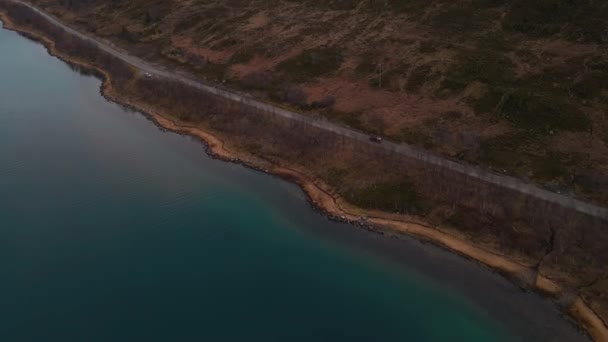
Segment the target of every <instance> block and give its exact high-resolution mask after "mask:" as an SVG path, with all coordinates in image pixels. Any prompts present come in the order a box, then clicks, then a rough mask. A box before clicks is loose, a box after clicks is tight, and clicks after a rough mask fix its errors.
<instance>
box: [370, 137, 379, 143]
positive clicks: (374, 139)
mask: <svg viewBox="0 0 608 342" xmlns="http://www.w3.org/2000/svg"><path fill="white" fill-rule="evenodd" d="M369 140H370V141H372V142H375V143H381V142H382V137H379V136H377V135H375V136H371V137H369Z"/></svg>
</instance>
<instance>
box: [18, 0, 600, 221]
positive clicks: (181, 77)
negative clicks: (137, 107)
mask: <svg viewBox="0 0 608 342" xmlns="http://www.w3.org/2000/svg"><path fill="white" fill-rule="evenodd" d="M13 1H15V2H19V3H22V4H24V5H26V6H28V7H30V8H32V9H33V10H34V11H36V12H38V13H39V14H40V15H42V16H43V17H45V18H46V19H48V20H49V21H50V22H51V23H53V24H55V25H57V26H58V27H61V28H62V29H64V30H65V31H67V32H69V33H71V34H73V35H75V36H77V37H79V38H81V39H84V40H87V41H89V42H91V43H93V44H95V45H96V46H97V47H99V49H101V50H103V51H105V52H107V53H109V54H112V55H114V56H116V57H118V58H120V59H121V60H123V61H125V62H127V63H129V64H130V65H132V66H133V67H135V68H137V69H139V70H140V71H141V72H143V73H150V74H152V75H153V77H162V78H166V79H169V80H173V81H178V82H182V83H184V84H187V85H189V86H192V87H194V88H197V89H200V90H202V91H205V92H208V93H212V94H215V95H217V96H220V97H223V98H227V99H230V100H233V101H235V102H240V103H243V104H245V105H247V106H251V107H253V108H256V109H259V110H262V111H265V112H269V113H273V114H275V115H279V116H281V117H284V118H287V119H290V120H294V121H299V122H303V123H306V124H309V125H311V126H313V127H317V128H320V129H323V130H326V131H330V132H333V133H336V134H339V135H342V136H345V137H348V138H351V139H355V140H359V141H361V142H365V143H368V144H373V145H376V146H378V147H382V148H384V149H386V150H390V151H393V152H395V153H398V154H401V155H403V156H406V157H409V158H413V159H416V160H420V161H423V162H425V163H428V164H430V165H434V166H436V167H441V168H447V169H449V170H451V171H454V172H457V173H461V174H466V175H468V176H471V177H474V178H477V179H479V180H480V181H482V182H487V183H490V184H494V185H498V186H501V187H504V188H508V189H512V190H516V191H518V192H520V193H523V194H526V195H530V196H533V197H537V198H540V199H542V200H544V201H547V202H550V203H556V204H559V205H561V206H564V207H567V208H573V209H576V210H577V211H579V212H583V213H586V214H588V215H591V216H594V217H599V218H602V219H605V220H608V209H606V208H602V207H599V206H596V205H593V204H589V203H585V202H583V201H580V200H577V199H574V198H572V197H569V196H566V195H563V194H557V193H554V192H551V191H548V190H545V189H542V188H539V187H538V186H536V185H534V184H532V183H528V182H525V181H523V180H520V179H517V178H514V177H509V176H505V175H500V174H496V173H494V172H491V171H488V170H484V169H482V168H480V167H477V166H473V165H468V164H465V163H460V162H455V161H452V160H449V159H446V158H444V157H441V156H438V155H436V154H433V153H431V152H428V151H426V150H423V149H419V148H416V147H413V146H410V145H406V144H396V143H393V142H390V141H386V140H384V141H382V142H381V143H378V142H372V141H370V138H369V136H368V135H367V134H363V133H361V132H358V131H355V130H353V129H351V128H348V127H345V126H341V125H338V124H336V123H333V122H330V121H327V120H325V119H323V118H313V117H312V116H308V115H303V114H300V113H297V112H293V111H289V110H286V109H283V108H279V107H276V106H273V105H270V104H268V103H265V102H262V101H259V100H256V99H254V98H252V97H251V96H249V95H247V94H243V93H239V92H236V91H233V90H228V89H223V88H220V87H218V86H213V85H209V84H206V83H204V82H203V81H201V80H198V79H195V78H193V77H191V76H189V75H185V74H181V73H176V72H174V71H169V70H167V69H165V68H163V67H162V66H159V65H155V64H152V63H149V62H146V61H144V60H142V59H140V58H138V57H135V56H133V55H130V54H128V53H127V52H126V51H124V50H122V49H120V48H118V47H116V46H115V45H114V44H112V43H110V42H106V41H103V40H101V39H98V38H95V37H92V36H90V35H87V34H84V33H81V32H80V31H78V30H75V29H73V28H70V27H68V26H66V25H64V24H63V23H61V22H60V21H59V20H58V19H56V18H55V17H53V16H51V15H49V14H47V13H45V12H43V11H41V10H39V9H38V8H36V7H34V6H32V5H31V4H28V3H26V2H23V1H20V0H13ZM607 191H608V189H607Z"/></svg>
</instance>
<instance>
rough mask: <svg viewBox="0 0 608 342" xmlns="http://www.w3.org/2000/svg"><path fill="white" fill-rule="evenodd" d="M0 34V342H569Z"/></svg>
mask: <svg viewBox="0 0 608 342" xmlns="http://www.w3.org/2000/svg"><path fill="white" fill-rule="evenodd" d="M99 85H100V81H99V80H97V79H95V78H93V77H89V76H85V75H81V74H79V73H78V72H75V71H73V70H71V69H70V68H69V67H68V66H67V65H66V64H64V63H62V62H60V61H58V60H57V59H55V58H52V57H50V56H48V55H47V53H46V52H45V50H44V49H43V48H42V47H41V46H40V45H38V44H36V43H34V42H31V41H29V40H27V39H25V38H23V37H21V36H18V35H17V34H15V33H13V32H9V31H6V30H0V303H1V310H0V336H2V341H541V340H543V341H548V340H552V341H577V340H585V338H584V337H583V336H582V335H581V334H579V333H578V332H577V331H576V329H575V328H574V327H573V326H572V324H570V323H569V322H568V321H566V320H565V319H564V318H562V317H560V314H559V312H558V310H557V309H556V308H555V306H553V305H552V303H550V302H549V301H547V300H544V299H542V298H540V297H538V296H536V295H534V294H530V293H524V292H522V291H521V290H519V289H518V288H516V287H515V286H512V285H510V283H509V282H507V281H505V280H504V279H502V278H501V277H499V276H497V275H495V274H493V273H491V272H488V271H487V270H485V269H484V268H482V267H480V266H477V265H475V264H473V263H470V262H467V261H465V260H463V259H461V258H459V257H455V256H452V255H451V254H449V253H446V252H444V251H442V250H440V249H437V248H434V247H432V246H426V245H423V244H421V243H419V242H417V241H415V240H410V239H407V238H406V239H404V240H403V241H400V240H394V239H387V238H384V237H381V236H378V235H375V234H371V233H368V232H365V231H361V230H357V229H356V228H354V227H351V226H348V225H344V224H337V223H333V222H330V221H328V220H327V219H326V218H324V217H323V216H322V215H320V214H317V213H315V212H314V211H313V210H312V209H311V208H310V206H309V205H308V204H307V203H306V199H305V198H304V195H303V194H302V192H301V191H300V190H299V189H298V188H297V187H295V186H294V185H291V184H288V183H286V182H283V181H280V180H277V179H275V178H272V177H270V176H268V175H264V174H261V173H258V172H254V171H251V170H248V169H246V168H244V167H241V166H238V165H234V164H229V163H224V162H219V161H215V160H212V159H210V158H209V157H207V156H206V155H205V153H204V148H203V146H202V145H201V144H200V143H198V142H196V141H193V140H192V139H190V138H188V137H183V136H179V135H176V134H173V133H168V132H164V131H162V130H160V129H158V128H157V127H156V126H155V125H154V124H152V123H151V122H150V121H148V120H147V119H146V118H145V117H143V116H142V115H141V114H139V113H134V112H130V111H127V110H125V109H123V108H121V107H120V106H118V105H116V104H112V103H109V102H107V101H106V100H104V99H103V98H102V97H101V96H100V95H99Z"/></svg>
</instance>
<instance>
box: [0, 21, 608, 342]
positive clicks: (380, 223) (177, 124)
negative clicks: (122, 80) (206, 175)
mask: <svg viewBox="0 0 608 342" xmlns="http://www.w3.org/2000/svg"><path fill="white" fill-rule="evenodd" d="M0 20H2V21H3V23H4V25H3V28H4V29H8V30H13V31H15V32H19V33H21V34H24V35H25V36H27V37H28V38H30V39H33V40H36V41H38V42H40V43H41V44H42V45H43V46H44V47H45V48H46V49H47V51H48V53H49V54H50V55H52V56H55V57H57V58H59V59H61V60H62V61H64V62H66V63H70V64H75V65H78V66H80V67H83V68H85V69H89V70H94V71H96V72H98V73H99V74H100V75H101V78H102V86H101V89H100V92H101V95H102V96H104V97H105V98H107V99H108V100H110V101H112V102H116V103H119V104H123V105H126V106H129V107H132V108H134V109H136V110H137V111H139V112H141V113H142V114H144V115H145V116H147V117H149V118H150V119H151V120H152V121H153V122H154V123H155V124H156V125H157V126H159V127H160V128H162V129H166V130H169V131H172V132H176V133H178V134H184V135H189V136H193V137H195V138H197V139H199V140H201V141H202V142H203V143H204V144H205V145H206V146H207V151H208V154H210V155H211V156H212V157H214V158H217V159H221V160H224V161H230V162H235V163H239V164H243V165H245V166H247V167H251V168H254V169H258V170H261V171H264V172H266V173H269V174H272V175H274V176H277V177H280V178H283V179H286V180H288V181H291V182H294V183H296V184H298V185H299V186H300V187H301V188H302V189H303V190H304V192H305V193H306V195H307V197H308V200H309V202H310V203H311V204H312V205H313V206H314V207H316V208H318V209H320V210H321V211H323V212H324V213H325V214H327V215H329V216H330V217H333V218H336V219H339V220H342V221H346V222H349V223H353V224H355V223H357V222H360V218H361V214H359V213H360V212H365V213H367V212H368V211H365V210H363V209H360V208H357V207H355V206H352V205H350V204H348V203H346V202H344V201H343V200H342V199H341V198H340V197H339V196H336V195H335V194H333V193H332V191H331V189H330V187H328V186H327V185H325V184H323V183H322V182H320V181H319V180H317V179H314V178H311V177H309V176H307V175H306V174H305V172H304V171H301V170H297V169H294V168H290V167H288V166H282V165H276V164H270V163H268V162H266V161H263V160H261V159H256V158H252V157H251V156H250V155H247V154H243V153H242V152H239V151H234V150H231V149H230V147H226V144H225V141H223V140H222V139H221V138H219V137H218V136H217V135H215V134H214V133H212V132H208V131H205V130H203V129H202V128H201V127H198V126H192V125H188V124H186V123H184V122H181V121H179V120H175V119H172V118H168V117H166V116H164V115H162V114H161V113H159V112H157V111H155V110H154V108H148V107H147V106H145V105H142V104H141V103H135V102H132V101H130V100H129V99H128V95H123V96H120V95H119V94H117V93H116V91H114V89H113V87H112V85H111V76H110V75H109V74H108V73H107V72H106V71H105V70H102V69H100V68H98V67H96V66H94V65H91V64H88V63H87V62H86V61H82V60H77V59H74V58H71V57H69V56H66V55H64V54H62V53H61V52H59V51H57V50H56V49H55V45H54V42H53V41H51V40H49V39H48V38H46V37H45V36H44V35H43V34H40V33H39V32H35V31H30V30H27V29H23V28H19V27H17V26H16V25H14V24H13V23H12V22H11V20H10V18H8V17H7V15H6V13H5V12H3V11H0ZM382 216H383V215H382V214H381V213H374V215H373V216H369V218H368V220H367V221H366V222H368V223H369V224H371V225H372V226H373V228H371V229H373V230H378V231H379V232H387V233H397V234H406V235H409V236H413V237H415V238H418V239H421V240H426V241H430V242H432V243H433V244H435V245H437V246H439V247H442V248H444V249H447V250H449V251H451V252H453V253H456V254H458V255H461V256H463V257H465V258H467V259H469V260H473V261H475V262H477V263H480V264H483V265H485V266H486V267H488V268H489V269H490V270H493V271H496V272H499V273H501V274H503V275H504V276H506V277H508V278H510V279H511V280H518V281H519V282H520V283H521V286H524V287H526V288H530V289H533V290H536V291H537V292H539V293H541V294H544V295H546V296H548V297H551V298H559V297H560V296H561V295H562V294H563V293H564V292H565V289H564V288H563V287H562V286H560V285H559V284H557V283H556V282H554V281H552V280H551V279H549V278H547V277H545V276H543V275H541V274H540V273H539V272H536V271H535V270H534V268H533V267H530V266H527V265H524V264H522V263H520V262H517V261H515V260H512V259H510V258H509V257H508V256H505V255H501V254H498V253H494V252H492V251H489V250H487V249H485V248H482V247H480V246H476V245H475V244H474V243H472V242H470V241H466V240H465V239H461V238H459V237H456V236H453V235H450V234H448V233H446V232H442V231H440V230H437V229H434V228H433V227H431V226H426V225H424V224H421V223H417V222H413V221H399V220H394V219H390V218H384V217H382ZM556 305H557V304H556ZM563 311H564V312H565V313H568V314H569V315H570V316H571V317H573V318H574V319H575V320H576V321H577V322H578V323H579V326H581V327H582V328H584V329H585V330H586V332H587V333H588V334H589V335H590V336H591V337H592V338H593V339H594V340H596V341H608V326H607V324H606V322H604V321H603V320H602V318H601V317H600V316H599V315H598V314H597V313H595V312H594V311H593V309H592V308H591V307H590V306H589V305H588V304H587V303H586V302H585V301H584V299H583V298H582V297H580V296H576V298H575V299H574V301H573V304H572V305H571V306H569V307H567V308H566V307H564V309H563Z"/></svg>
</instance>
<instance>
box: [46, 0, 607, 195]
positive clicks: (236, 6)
mask: <svg viewBox="0 0 608 342" xmlns="http://www.w3.org/2000/svg"><path fill="white" fill-rule="evenodd" d="M34 3H36V4H38V5H41V6H42V7H44V8H46V9H48V10H50V11H51V12H53V13H54V14H56V15H58V16H60V17H62V18H63V19H65V20H67V21H69V22H72V23H74V24H77V25H79V26H80V27H82V28H86V29H87V30H88V31H91V32H93V33H95V34H96V35H98V36H102V37H107V38H109V39H112V40H114V41H117V42H119V43H121V44H122V45H123V46H128V47H129V50H130V51H136V52H137V53H138V54H140V55H142V56H144V57H146V58H148V59H153V60H158V61H163V62H165V63H171V64H172V65H174V66H175V67H177V68H184V69H187V70H188V71H191V72H194V73H196V74H198V75H200V76H201V77H204V78H206V79H209V80H215V81H222V82H226V83H228V84H230V85H231V86H233V87H236V88H241V89H245V90H248V91H250V92H252V93H254V94H255V95H256V96H259V97H262V98H267V99H269V100H271V101H275V102H283V103H286V104H288V105H290V106H293V107H297V108H300V109H301V110H303V111H310V112H311V115H313V114H312V112H318V113H321V115H324V116H326V117H328V118H329V119H331V120H335V121H339V122H342V123H344V124H346V125H349V126H351V127H354V128H357V129H360V130H363V131H367V132H370V133H373V134H380V135H384V136H387V137H389V138H390V139H391V140H394V141H397V142H400V141H402V142H407V143H410V144H414V145H418V146H421V147H424V148H427V149H431V150H434V151H436V152H439V153H441V154H443V155H446V156H449V157H451V158H454V159H462V160H466V161H468V162H471V163H476V164H481V165H484V166H487V167H490V168H493V169H495V170H497V171H499V172H505V173H509V174H513V175H516V176H519V177H522V178H524V179H530V180H533V181H535V182H537V183H539V184H541V185H543V186H546V187H549V188H551V189H554V190H556V191H560V192H566V193H572V194H573V195H576V196H577V197H580V198H582V199H586V200H589V201H592V202H595V203H600V204H603V205H607V204H608V191H601V190H602V189H608V133H607V132H608V118H607V114H606V113H607V110H608V77H606V76H607V75H608V53H607V51H608V27H607V26H606V24H605V21H604V19H605V18H608V3H606V2H605V1H593V0H585V1H582V2H577V3H576V4H574V2H564V1H560V0H543V1H526V0H513V1H506V0H460V1H442V0H435V1H421V0H409V1H407V0H400V1H397V0H393V1H373V0H368V1H328V2H323V4H321V3H320V2H317V1H262V0H258V1H242V0H241V1H238V0H233V1H212V0H198V1H194V0H192V1H184V0H172V1H158V0H156V1H155V0H133V1H126V0H113V1H100V0H86V1H74V0H69V1H65V0H36V1H34Z"/></svg>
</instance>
